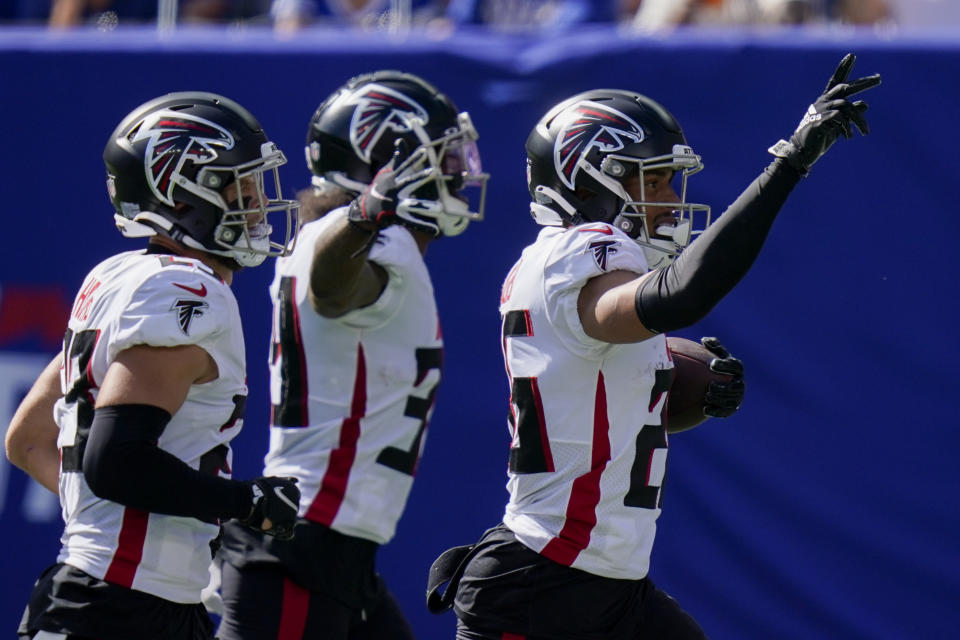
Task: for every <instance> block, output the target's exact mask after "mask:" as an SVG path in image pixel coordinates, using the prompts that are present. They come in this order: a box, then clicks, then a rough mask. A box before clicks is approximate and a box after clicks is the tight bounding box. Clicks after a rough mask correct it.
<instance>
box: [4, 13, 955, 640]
mask: <svg viewBox="0 0 960 640" xmlns="http://www.w3.org/2000/svg"><path fill="white" fill-rule="evenodd" d="M848 51H853V52H855V53H856V54H857V55H858V57H859V59H858V62H857V65H856V67H855V68H854V72H853V74H854V76H860V75H866V74H869V73H874V72H880V73H882V74H883V85H882V86H881V87H880V88H878V89H876V90H874V91H872V92H870V93H869V94H868V95H867V96H866V99H867V100H868V101H869V102H870V105H871V107H870V110H869V112H868V119H869V122H870V126H871V129H872V133H871V134H870V135H869V136H868V137H866V138H862V139H861V138H859V137H858V138H857V139H855V140H852V141H843V140H841V141H840V142H838V143H837V145H836V147H835V148H834V149H832V150H831V151H830V152H829V154H828V155H827V156H826V157H824V158H823V159H822V160H821V161H820V162H819V163H818V164H817V165H816V167H815V168H814V170H813V172H812V173H811V175H810V177H809V178H807V179H805V180H804V181H803V182H802V183H801V184H800V185H799V186H798V187H797V189H796V190H795V192H794V194H793V196H792V197H791V199H790V200H789V201H788V203H787V205H786V206H785V207H784V209H783V211H782V213H781V215H780V218H779V219H778V221H777V223H776V224H775V226H774V228H773V231H772V233H771V235H770V237H769V240H768V242H767V245H766V247H765V248H764V251H763V253H762V254H761V256H760V258H759V259H758V260H757V262H756V264H755V266H754V268H753V270H752V271H751V272H750V274H749V275H748V276H747V278H746V279H745V280H744V281H743V282H742V283H741V284H740V286H739V287H738V288H737V289H735V290H734V292H733V293H732V294H731V295H729V296H728V297H727V298H726V299H725V300H724V301H723V302H722V303H721V304H720V305H719V306H718V307H717V308H716V309H715V311H714V312H713V313H712V314H711V315H710V316H709V318H708V319H707V320H705V321H703V322H702V323H701V324H700V325H698V326H696V327H693V328H691V329H690V330H688V331H685V332H683V335H685V336H686V337H691V338H698V337H700V336H702V335H716V336H719V337H720V338H721V339H722V341H723V342H724V343H725V344H726V345H727V346H728V347H729V348H730V350H731V351H732V352H733V353H734V354H735V355H737V356H738V357H740V358H741V359H742V360H743V361H744V362H745V364H746V367H747V376H748V378H747V379H748V392H747V397H746V400H745V403H744V405H743V408H742V410H741V411H740V412H739V413H738V414H737V415H736V416H735V417H733V418H730V419H728V420H725V421H720V420H714V421H711V422H708V423H706V424H704V425H703V426H702V427H700V428H699V429H696V430H694V431H691V432H687V433H683V434H679V435H676V436H674V437H673V438H672V439H671V449H670V467H669V473H668V481H667V485H666V489H665V494H664V500H663V507H664V512H663V515H662V517H661V519H660V529H659V535H658V537H657V542H656V544H655V547H654V555H653V568H652V576H653V578H654V579H655V580H656V581H657V583H658V584H659V585H660V586H662V587H664V588H665V589H667V590H668V591H669V592H670V593H671V594H673V595H674V596H675V597H677V598H678V599H679V601H680V602H681V603H682V604H683V605H684V606H685V607H686V608H687V609H688V610H689V611H690V612H691V613H692V614H693V615H694V616H695V617H696V618H697V619H698V620H699V621H700V623H701V624H702V625H703V627H704V628H705V630H706V631H707V632H708V634H709V635H710V636H711V637H712V638H715V639H720V640H726V639H734V638H777V639H783V640H791V639H797V640H799V639H804V640H809V639H810V638H838V639H844V640H850V639H861V638H862V639H870V640H878V639H891V640H893V639H897V640H900V639H946V638H954V637H956V634H957V631H956V630H957V628H958V624H960V543H958V532H960V508H958V497H957V496H958V494H960V472H958V464H957V455H958V451H960V419H958V417H957V408H956V406H957V405H954V400H951V397H952V396H953V394H954V393H957V390H958V389H960V384H958V383H960V375H958V373H957V363H958V362H960V357H958V356H960V348H958V337H957V335H956V332H955V327H956V326H957V319H958V314H960V300H958V298H960V291H958V284H957V279H958V276H960V258H958V257H957V249H956V246H955V245H956V238H957V236H958V232H960V222H958V213H957V212H956V211H954V209H955V208H956V203H955V201H954V196H955V194H954V188H955V185H956V182H955V180H956V177H955V176H956V173H957V168H958V162H957V159H956V158H955V156H954V153H956V149H957V148H958V144H957V143H958V134H957V124H956V119H957V111H958V106H960V85H958V83H957V69H958V68H960V31H958V30H950V29H942V30H937V29H925V30H922V31H920V30H910V29H898V30H884V29H875V28H861V29H854V28H843V27H837V26H833V27H824V28H819V29H801V28H776V29H763V30H759V29H747V30H744V29H737V30H730V29H719V28H717V29H710V28H681V29H677V30H670V31H665V32H658V33H647V34H645V35H639V34H637V33H629V32H626V31H624V30H623V29H622V28H619V27H617V26H616V25H612V24H607V25H604V24H594V25H581V26H580V27H579V28H578V29H576V30H570V31H565V32H562V33H557V32H537V33H531V32H527V33H520V32H512V31H509V30H506V31H505V30H499V31H491V30H487V29H483V28H480V27H476V28H472V27H470V26H462V27H460V28H458V29H456V30H455V31H453V32H446V33H440V32H427V31H422V32H421V31H414V32H412V33H408V34H403V33H393V34H390V33H387V32H383V31H362V30H350V29H327V28H325V27H323V26H318V25H314V26H308V27H306V28H304V29H302V30H300V31H298V32H296V33H295V34H290V35H288V36H286V37H280V36H278V35H275V33H274V32H273V31H271V30H270V29H266V28H264V29H258V28H255V27H247V28H239V27H234V28H231V27H191V28H182V29H177V30H174V31H169V32H166V33H158V32H157V31H156V29H154V28H152V27H149V26H143V27H127V28H119V29H115V30H113V31H100V30H97V29H95V28H89V29H88V28H81V29H77V30H72V31H48V30H45V29H44V28H42V27H40V26H37V27H16V28H15V27H3V28H0V123H2V124H0V127H2V134H3V135H2V138H3V141H4V144H3V145H2V153H0V201H2V202H3V206H4V216H3V220H4V222H3V229H4V230H5V232H4V237H6V238H7V240H6V243H7V249H6V250H4V251H3V252H0V431H2V430H4V429H5V428H6V424H7V422H8V421H9V417H10V416H11V415H12V412H13V410H14V408H15V407H16V404H17V402H19V399H20V398H21V397H22V395H23V394H24V393H25V392H26V390H27V389H28V388H29V385H30V384H31V383H32V381H33V378H34V376H35V375H36V374H37V373H38V372H39V370H40V369H41V368H42V366H43V365H44V364H45V363H46V362H47V361H48V360H49V358H50V357H51V356H52V355H53V354H54V353H56V351H57V349H58V345H59V341H60V339H61V337H62V332H63V328H64V326H65V323H66V316H67V313H68V307H69V305H70V303H71V300H72V297H73V295H74V292H75V290H76V288H77V287H78V286H79V284H80V282H81V279H82V278H83V276H84V275H85V273H86V272H87V270H88V269H89V268H90V267H91V266H93V265H94V264H95V263H96V262H97V261H99V260H100V259H102V258H103V257H105V256H107V255H108V254H111V253H114V252H117V251H120V250H125V249H130V248H134V247H136V246H139V245H138V244H137V242H136V241H131V240H125V239H124V238H122V237H121V236H120V235H119V233H117V232H116V231H115V229H114V227H113V222H112V210H111V208H110V204H109V201H108V199H107V196H106V192H105V188H104V176H103V166H102V162H101V159H100V153H101V151H102V148H103V144H104V142H105V141H106V137H107V135H108V134H109V132H110V131H111V130H112V129H113V127H114V126H115V124H116V123H117V122H118V121H119V120H120V119H121V118H122V117H123V116H124V115H125V114H126V113H127V112H128V111H129V110H130V109H132V108H133V107H134V106H136V105H138V104H140V103H141V102H144V101H146V100H147V99H149V98H152V97H154V96H156V95H159V94H161V93H165V92H169V91H177V90H194V89H197V90H207V91H214V92H218V93H223V94H225V95H227V96H230V97H231V98H233V99H235V100H237V101H239V102H240V103H241V104H243V105H245V106H246V107H248V108H249V109H250V110H251V111H252V112H253V113H254V114H255V115H257V117H258V118H259V119H260V121H261V122H262V123H263V124H264V126H265V128H266V129H267V132H268V134H269V135H270V136H271V138H272V139H274V140H275V141H276V142H277V143H278V144H279V145H280V146H281V148H282V149H284V150H285V151H286V153H287V156H288V158H290V160H291V162H290V164H289V165H288V166H287V167H285V168H284V169H283V171H282V176H283V178H284V179H285V184H286V188H287V190H288V191H289V192H293V191H295V190H297V189H299V188H302V187H304V186H306V185H307V184H308V180H309V175H308V171H307V169H306V166H305V164H304V162H303V160H302V154H301V149H302V147H303V144H304V139H305V135H306V124H307V121H308V119H309V117H310V116H311V114H312V113H313V111H314V109H315V108H316V106H317V104H318V103H319V102H320V100H322V99H323V98H324V97H325V96H326V95H327V94H328V93H330V92H331V91H332V90H333V89H334V88H336V87H337V86H339V85H340V84H341V83H342V82H343V81H345V80H346V79H347V78H348V77H350V76H352V75H355V74H358V73H362V72H366V71H370V70H373V69H378V68H398V69H403V70H406V71H410V72H413V73H416V74H419V75H422V76H423V77H425V78H427V79H428V80H430V81H432V82H434V83H435V84H437V85H438V86H439V87H440V88H441V89H442V90H443V91H444V92H446V93H447V94H448V95H450V96H451V97H452V98H453V99H454V101H455V102H456V103H457V105H458V106H459V107H460V108H461V109H465V110H467V111H469V112H470V113H471V115H472V117H473V121H474V123H475V124H476V126H477V129H478V130H479V132H480V137H481V139H480V148H481V152H482V155H483V160H484V164H485V168H486V169H487V170H488V171H490V172H491V173H492V175H493V177H492V179H491V182H490V188H489V193H488V203H487V217H486V220H484V221H483V222H480V223H477V224H474V225H472V226H471V228H470V229H469V230H468V231H467V233H465V234H464V235H463V236H460V237H458V238H454V239H450V240H444V241H441V242H437V243H434V245H432V246H431V247H430V251H429V253H428V255H427V262H428V264H429V266H430V267H431V269H432V272H433V274H434V281H435V286H436V290H437V297H438V302H439V306H440V311H441V320H442V322H443V330H444V335H445V338H446V343H447V351H446V362H447V368H446V371H445V381H444V383H443V384H442V385H441V387H440V391H439V394H438V400H437V406H436V411H435V414H434V418H433V421H432V423H431V428H430V431H429V436H428V439H427V443H426V450H425V454H424V458H423V460H422V463H421V466H420V468H419V472H418V479H417V482H416V484H415V485H414V489H413V493H412V495H411V498H410V502H409V505H408V508H407V511H406V513H405V515H404V517H403V519H402V520H401V522H400V526H399V531H398V534H397V537H396V538H395V539H394V540H393V541H392V542H391V543H390V544H389V545H387V546H386V547H384V548H383V550H382V551H381V554H380V568H381V571H382V573H383V574H384V575H385V576H386V578H387V581H388V584H390V586H391V587H392V589H393V591H394V592H395V593H396V594H397V596H398V598H399V599H400V601H401V604H402V605H403V606H404V608H405V610H406V613H407V614H408V616H409V618H410V619H411V622H412V624H413V626H414V629H415V630H416V631H417V633H418V635H419V637H420V638H423V639H427V640H431V639H439V638H451V637H452V636H453V629H454V625H455V620H454V617H453V615H452V614H446V615H443V616H432V615H430V614H429V613H427V611H426V608H425V606H424V591H425V585H426V575H427V569H428V567H429V565H430V562H431V561H432V560H433V559H434V558H435V557H436V556H437V555H438V554H439V553H440V552H441V551H443V550H444V549H446V548H447V547H449V546H453V545H456V544H464V543H467V542H471V541H473V540H474V539H475V538H476V537H478V536H479V534H480V533H481V532H482V531H483V530H484V529H485V528H487V527H488V526H491V525H493V524H495V523H496V522H498V521H499V518H500V516H501V514H502V510H503V505H504V503H505V501H506V497H507V495H506V491H505V489H504V484H505V481H506V476H505V469H506V461H507V448H508V444H509V442H508V434H507V428H506V419H505V416H506V411H507V392H508V389H507V385H506V378H505V375H504V372H503V366H502V362H501V358H500V353H499V343H498V334H499V317H498V313H497V305H498V299H499V298H498V297H499V286H500V283H501V282H502V279H503V277H504V275H505V274H506V271H507V269H508V268H509V267H510V265H511V264H512V262H513V261H514V260H515V258H516V257H517V256H518V255H519V252H520V250H521V249H522V247H523V246H525V245H526V244H528V243H529V242H530V241H532V239H533V238H534V236H535V234H536V232H537V228H536V226H535V225H534V223H533V222H532V221H531V220H530V218H529V215H528V213H527V202H528V195H527V191H526V185H525V176H524V158H525V156H524V148H523V143H524V140H525V138H526V135H527V133H528V132H529V130H530V128H531V127H532V126H533V124H534V123H535V122H536V121H537V119H538V118H539V117H540V115H541V114H542V113H544V112H545V111H546V110H547V109H548V108H549V107H550V106H551V105H553V104H554V103H555V102H557V101H558V100H560V99H562V98H565V97H567V96H568V95H571V94H573V93H575V92H578V91H581V90H586V89H590V88H597V87H614V88H626V89H632V90H636V91H639V92H641V93H645V94H647V95H650V96H651V97H653V98H655V99H656V100H658V101H660V102H662V103H663V104H665V105H667V106H668V108H670V109H671V110H672V111H673V113H674V115H676V117H677V118H678V120H679V121H680V122H681V123H682V124H683V126H684V129H685V131H686V134H687V137H688V140H689V141H690V143H691V144H692V146H693V147H694V149H695V150H696V151H697V152H698V153H700V154H701V155H702V156H703V158H704V161H705V163H706V170H705V171H704V172H702V173H701V174H699V175H697V176H696V177H695V178H694V179H693V181H692V184H691V191H692V196H693V198H694V200H696V201H700V202H707V203H710V204H711V205H712V206H713V207H714V211H715V213H717V214H719V213H720V212H722V211H723V210H724V208H725V207H726V205H727V204H728V203H729V202H731V201H732V200H733V199H734V198H735V197H736V196H737V195H738V194H739V192H740V191H741V189H742V188H743V187H744V186H746V185H747V183H748V182H749V181H751V180H752V179H753V178H754V177H755V176H756V175H757V174H758V172H759V171H761V170H762V168H763V167H764V166H765V165H766V164H767V162H768V161H769V159H770V156H769V155H768V154H767V152H766V149H767V147H768V146H769V145H771V144H772V143H773V142H775V141H776V140H777V139H779V138H781V137H787V136H788V135H789V134H790V132H791V131H792V130H793V128H794V127H795V125H796V123H797V122H798V121H799V119H800V117H801V116H802V114H803V111H804V109H805V108H806V106H807V105H808V104H809V103H810V102H811V101H812V100H813V99H815V98H816V97H817V96H818V95H819V93H820V92H821V90H822V89H823V86H824V84H825V83H826V80H827V78H828V77H829V76H830V74H831V72H832V71H833V69H834V67H835V65H836V63H837V62H838V61H839V60H840V58H841V57H842V55H843V54H845V53H847V52H848ZM271 275H272V269H271V268H270V267H269V266H267V267H262V268H259V269H253V270H248V271H245V272H243V273H241V274H239V276H238V277H237V278H236V280H235V283H234V290H235V291H236V294H237V297H238V299H239V300H240V304H241V308H242V309H243V315H244V322H245V329H246V334H247V350H248V363H249V383H250V389H251V396H250V402H249V405H248V410H247V419H246V424H245V427H244V430H243V432H242V433H241V435H240V436H239V437H238V438H237V440H236V441H235V444H236V457H235V460H236V465H235V471H236V475H237V476H238V477H251V476H254V475H258V474H259V471H260V468H261V467H260V465H261V460H262V456H263V454H264V452H265V450H266V445H267V426H266V425H267V420H268V399H267V367H266V356H267V344H268V340H269V318H270V311H269V298H268V295H267V285H268V283H269V281H270V278H271ZM0 509H2V510H0V542H2V545H3V548H5V549H6V552H5V553H4V554H2V555H0V568H2V574H3V576H4V580H3V586H2V587H0V589H2V591H0V594H2V597H0V629H3V631H2V634H3V635H5V636H7V637H10V636H12V634H13V630H14V628H15V626H16V624H17V622H18V621H19V616H20V614H21V612H22V609H23V606H24V604H25V602H26V599H27V595H28V593H29V591H30V588H31V585H32V583H33V580H34V579H35V578H36V576H37V575H39V573H40V572H41V570H42V569H43V568H44V567H46V566H47V565H48V564H50V563H52V562H53V561H54V558H55V556H56V552H57V549H58V546H59V542H58V539H59V534H60V530H61V523H60V519H59V507H58V506H57V504H56V502H55V500H54V499H53V496H52V495H49V494H47V493H46V492H45V491H44V490H42V489H40V488H39V487H38V486H37V485H34V484H33V483H32V482H30V481H29V480H28V479H27V477H26V476H25V475H24V474H23V473H22V472H20V471H19V470H17V469H15V468H13V467H11V466H10V465H9V464H8V463H7V461H6V460H2V461H0Z"/></svg>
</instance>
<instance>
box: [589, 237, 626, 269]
mask: <svg viewBox="0 0 960 640" xmlns="http://www.w3.org/2000/svg"><path fill="white" fill-rule="evenodd" d="M618 244H619V242H617V241H616V240H599V241H597V242H591V243H590V248H589V251H592V252H593V259H594V260H595V261H596V262H597V266H598V267H600V270H601V271H606V270H607V256H609V255H610V254H612V253H616V252H617V245H618Z"/></svg>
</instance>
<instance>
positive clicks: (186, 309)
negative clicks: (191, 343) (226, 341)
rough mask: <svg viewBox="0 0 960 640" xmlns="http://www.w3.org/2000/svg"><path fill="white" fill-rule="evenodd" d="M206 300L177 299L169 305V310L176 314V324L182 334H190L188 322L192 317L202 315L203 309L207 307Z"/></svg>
mask: <svg viewBox="0 0 960 640" xmlns="http://www.w3.org/2000/svg"><path fill="white" fill-rule="evenodd" d="M209 306H210V305H208V304H207V303H206V302H201V301H200V300H177V301H176V302H174V303H173V306H172V307H170V310H171V311H173V312H175V313H176V314H177V324H178V325H180V331H183V333H184V335H190V323H191V322H193V319H194V318H196V317H198V316H202V315H203V312H204V310H205V309H206V308H207V307H209Z"/></svg>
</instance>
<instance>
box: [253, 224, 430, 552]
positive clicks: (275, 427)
mask: <svg viewBox="0 0 960 640" xmlns="http://www.w3.org/2000/svg"><path fill="white" fill-rule="evenodd" d="M345 215H346V209H338V210H336V211H332V212H330V213H328V214H327V215H326V216H324V217H323V218H320V219H319V220H316V221H314V222H311V223H309V224H306V225H304V226H303V227H302V228H301V229H300V232H299V235H298V238H297V245H296V248H295V250H294V252H293V254H292V255H291V256H289V257H286V258H281V259H279V260H278V261H277V265H276V275H275V277H274V280H273V284H272V285H271V288H270V292H271V295H272V297H273V304H274V310H273V341H272V346H271V354H270V395H271V401H272V405H273V408H272V412H271V429H270V451H269V453H268V454H267V456H266V459H265V470H264V473H265V474H266V475H277V476H296V477H297V478H299V484H298V487H299V488H300V491H301V497H300V515H301V516H302V517H304V518H306V519H307V520H310V521H313V522H319V523H321V524H324V525H327V526H329V527H331V528H332V529H334V530H336V531H339V532H340V533H343V534H345V535H349V536H354V537H359V538H365V539H368V540H372V541H374V542H377V543H379V544H383V543H386V542H387V541H389V540H390V539H391V538H392V537H393V534H394V532H395V530H396V524H397V521H398V520H399V519H400V515H401V514H402V512H403V508H404V506H405V505H406V501H407V497H408V495H409V493H410V489H411V487H412V485H413V476H414V473H415V472H416V468H417V463H418V462H419V460H420V455H421V452H422V450H423V445H424V441H425V438H426V432H427V424H428V421H429V419H430V415H431V413H432V411H433V399H434V393H435V392H436V389H437V385H438V384H439V382H440V375H441V367H442V363H443V339H442V336H441V334H440V324H439V319H438V317H437V307H436V302H435V300H434V294H433V285H432V283H431V281H430V274H429V273H428V272H427V267H426V265H425V264H424V262H423V257H422V255H421V254H420V250H419V248H418V247H417V244H416V242H415V240H414V238H413V236H412V235H411V234H410V232H409V231H407V230H406V229H404V228H403V227H399V226H391V227H387V228H386V229H384V230H382V231H381V232H380V234H379V237H378V239H377V240H376V242H375V243H374V246H373V247H371V249H370V253H369V254H368V255H369V260H371V261H373V262H376V263H377V264H379V265H380V266H382V267H383V268H384V269H385V270H386V271H387V273H388V275H389V281H388V284H387V286H386V288H385V289H384V290H383V293H382V294H381V295H380V298H379V299H378V300H377V301H376V302H374V303H373V304H371V305H369V306H367V307H363V308H360V309H354V310H353V311H350V312H349V313H347V314H345V315H343V316H341V317H339V318H325V317H323V316H321V315H320V314H318V313H317V312H316V311H314V309H313V307H312V306H311V304H310V299H309V284H310V263H311V261H312V258H313V248H314V244H315V243H316V240H317V238H318V237H320V236H321V234H323V233H324V232H325V230H326V229H327V228H329V226H330V225H331V223H333V222H334V221H335V220H338V219H342V218H343V217H344V216H345Z"/></svg>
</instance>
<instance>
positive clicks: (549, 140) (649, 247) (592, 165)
mask: <svg viewBox="0 0 960 640" xmlns="http://www.w3.org/2000/svg"><path fill="white" fill-rule="evenodd" d="M526 148H527V184H528V186H529V189H530V196H531V197H532V199H533V202H532V203H531V204H530V213H531V215H532V216H533V218H534V220H535V221H536V222H537V224H541V225H551V226H560V225H564V224H572V225H578V224H582V223H584V222H588V221H589V222H598V221H599V222H608V223H611V224H613V225H615V226H617V227H619V228H620V229H622V230H623V231H625V232H626V233H627V234H628V235H629V236H631V237H632V238H634V239H635V240H636V241H637V242H638V243H639V244H640V245H641V246H642V247H643V249H644V253H645V254H646V256H647V262H648V263H649V266H650V268H651V269H655V268H657V267H659V266H663V265H664V264H667V263H668V262H669V261H670V260H672V259H673V258H675V257H676V256H677V255H678V254H679V253H680V251H682V250H683V248H684V247H686V246H687V245H688V244H689V243H690V241H691V240H692V239H693V238H694V237H695V236H697V235H699V234H700V233H702V232H703V231H704V230H705V229H706V228H707V226H709V224H710V207H708V206H707V205H702V204H693V203H687V202H686V192H687V178H688V177H689V176H690V175H692V174H694V173H696V172H698V171H700V170H701V169H702V168H703V163H702V162H701V160H700V156H698V155H696V154H695V153H694V152H693V149H691V148H690V146H689V145H687V141H686V138H684V135H683V131H682V130H681V128H680V125H679V124H678V123H677V121H676V119H674V117H673V116H672V115H671V114H670V113H669V112H668V111H667V110H666V109H665V108H663V106H661V105H660V104H658V103H657V102H655V101H654V100H651V99H650V98H648V97H646V96H643V95H640V94H639V93H633V92H631V91H620V90H615V89H597V90H594V91H587V92H584V93H581V94H578V95H575V96H573V97H571V98H568V99H567V100H564V101H563V102H561V103H559V104H558V105H556V106H554V107H553V108H552V109H550V111H549V112H548V113H547V114H546V115H545V116H544V117H543V118H542V119H541V120H540V122H538V123H537V125H536V127H534V129H533V131H532V132H531V133H530V135H529V136H528V137H527V144H526ZM652 169H670V170H672V171H673V178H672V181H673V182H674V184H675V185H676V187H675V191H676V193H677V194H678V195H679V200H680V201H679V202H653V201H648V200H646V199H645V198H644V196H643V185H644V179H643V172H644V171H649V170H652ZM632 176H639V183H640V190H641V193H640V199H639V200H636V199H634V197H632V196H631V195H629V194H628V191H627V190H626V188H625V187H624V185H623V181H624V179H625V178H628V177H632ZM646 207H658V208H660V209H661V210H662V209H663V208H664V207H671V208H673V210H674V220H675V224H674V225H673V226H670V225H661V226H659V227H658V228H657V229H656V232H655V233H654V234H653V235H651V234H650V233H649V232H648V230H647V227H646V224H645V218H646ZM695 214H697V215H695Z"/></svg>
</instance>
